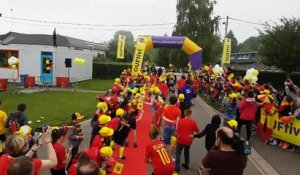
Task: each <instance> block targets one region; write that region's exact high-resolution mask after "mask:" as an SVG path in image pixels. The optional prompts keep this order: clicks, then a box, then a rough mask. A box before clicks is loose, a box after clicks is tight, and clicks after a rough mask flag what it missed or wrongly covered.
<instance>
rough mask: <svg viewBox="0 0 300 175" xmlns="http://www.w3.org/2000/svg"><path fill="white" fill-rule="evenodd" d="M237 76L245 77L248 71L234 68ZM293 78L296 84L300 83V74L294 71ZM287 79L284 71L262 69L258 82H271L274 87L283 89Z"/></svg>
mask: <svg viewBox="0 0 300 175" xmlns="http://www.w3.org/2000/svg"><path fill="white" fill-rule="evenodd" d="M233 72H234V75H235V76H241V77H244V76H245V75H246V71H244V70H234V71H233ZM291 79H292V80H293V82H294V83H295V84H296V85H300V74H299V73H294V74H291ZM285 80H286V76H285V74H284V73H283V72H269V71H260V72H259V75H258V83H259V84H265V83H268V82H270V83H271V84H272V85H273V86H274V88H276V89H280V90H281V89H283V88H284V85H283V82H284V81H285Z"/></svg>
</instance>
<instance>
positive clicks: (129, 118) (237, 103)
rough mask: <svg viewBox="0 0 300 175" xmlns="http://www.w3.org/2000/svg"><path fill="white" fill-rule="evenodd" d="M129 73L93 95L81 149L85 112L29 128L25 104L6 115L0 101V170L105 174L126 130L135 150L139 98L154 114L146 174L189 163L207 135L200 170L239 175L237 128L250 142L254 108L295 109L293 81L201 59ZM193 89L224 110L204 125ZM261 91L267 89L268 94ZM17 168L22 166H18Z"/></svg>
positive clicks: (167, 172) (28, 174)
mask: <svg viewBox="0 0 300 175" xmlns="http://www.w3.org/2000/svg"><path fill="white" fill-rule="evenodd" d="M130 72H131V71H130V70H124V71H123V72H122V75H121V76H120V77H119V78H116V79H115V82H114V84H113V86H112V88H111V90H110V91H109V92H108V93H107V94H106V95H98V96H97V97H96V99H97V105H96V106H97V110H96V111H95V113H94V116H93V118H92V120H91V123H90V126H91V128H92V132H91V140H90V141H89V148H88V149H85V150H80V149H79V147H80V145H81V143H82V141H83V139H84V137H83V134H82V129H81V125H80V121H81V120H82V119H83V116H81V115H80V114H79V113H73V114H72V115H71V117H70V123H68V124H66V125H63V126H60V127H49V126H46V125H45V126H43V127H41V128H38V129H37V130H36V131H35V132H33V131H31V128H30V127H29V126H28V120H27V116H26V115H25V110H26V105H25V104H23V103H21V104H19V105H18V106H17V111H16V112H14V113H11V114H10V115H9V116H7V115H6V113H5V112H4V111H2V110H1V107H2V102H1V101H0V153H1V154H2V156H1V158H0V175H21V174H22V175H32V174H34V175H35V174H38V172H40V171H42V170H45V169H48V170H50V171H51V174H52V175H65V174H70V175H76V174H79V175H98V174H110V173H111V172H112V168H113V158H112V156H113V152H116V153H117V156H118V159H119V161H122V160H124V159H126V155H124V149H125V148H126V147H127V146H128V145H130V142H129V140H128V135H129V133H130V132H132V133H133V141H132V145H133V147H134V148H136V149H141V148H140V147H139V143H138V142H137V134H138V133H137V130H136V129H137V127H138V121H140V120H142V119H143V116H144V106H145V105H148V106H149V107H150V109H151V116H152V122H151V124H149V128H150V131H149V137H150V139H151V142H150V143H149V144H148V146H147V147H146V148H145V149H146V150H145V161H146V162H148V163H151V164H152V166H153V173H152V174H154V175H171V174H176V173H177V174H178V173H180V171H181V167H183V168H184V169H189V164H190V146H191V145H192V143H193V140H194V139H195V138H201V137H204V136H205V148H206V149H207V151H208V153H207V155H206V156H205V157H204V158H203V160H202V162H201V163H200V165H199V170H201V171H202V170H204V169H208V170H209V172H210V173H211V174H214V175H218V174H224V172H228V173H227V174H231V175H241V174H243V170H244V168H245V167H246V163H247V159H246V158H247V155H248V154H249V150H246V149H247V148H245V147H242V148H241V147H240V144H239V143H240V141H241V140H242V139H241V137H240V135H239V133H240V130H241V127H242V126H243V125H245V126H246V131H247V137H246V139H245V140H246V141H247V143H248V141H249V140H250V138H251V126H252V124H253V123H255V121H259V115H258V114H259V112H258V111H259V110H260V108H262V109H264V110H266V112H275V111H273V108H277V109H278V112H279V113H280V115H281V116H287V115H290V114H293V115H290V116H291V117H294V118H296V119H299V116H300V100H299V98H298V95H299V88H298V87H297V86H296V85H294V84H293V82H292V81H291V80H287V81H286V82H285V93H284V94H280V93H279V92H278V91H277V90H275V89H274V88H273V87H272V86H271V85H270V84H265V85H257V84H256V82H253V81H251V80H250V79H246V78H245V79H242V78H239V77H235V76H233V75H232V74H233V73H232V70H231V68H227V69H225V70H223V71H220V72H215V71H213V70H212V67H211V66H205V67H203V68H202V69H200V70H197V71H193V72H190V73H181V74H179V75H175V74H173V73H168V72H166V71H162V72H159V73H157V72H156V71H152V72H143V73H141V74H140V75H139V76H138V77H132V76H131V73H130ZM199 92H200V93H206V94H207V95H209V96H210V97H211V99H213V100H215V101H221V102H222V104H223V111H224V114H223V116H219V115H214V116H212V119H211V123H208V124H207V125H206V127H205V129H203V130H202V131H200V129H199V127H198V124H197V122H196V121H195V120H194V119H193V118H192V117H191V116H192V113H193V111H192V109H193V108H192V107H193V105H194V104H195V102H194V99H195V98H196V97H197V94H198V93H199ZM259 95H265V96H268V97H269V99H270V101H268V102H266V101H264V100H262V99H261V98H259ZM282 95H283V96H282ZM167 101H168V102H167ZM270 104H272V105H271V107H270ZM266 106H267V107H266ZM222 120H223V126H221V124H222ZM268 140H270V142H272V143H273V141H274V139H271V138H270V139H268ZM66 142H67V143H68V144H65V143H66ZM284 144H287V143H284ZM43 145H44V146H46V152H47V158H46V159H44V160H41V159H39V158H38V157H37V151H38V150H39V149H40V148H41V146H43ZM182 152H183V154H184V163H182V164H181V154H182ZM17 167H26V168H24V169H22V171H20V169H19V168H17ZM99 167H100V168H99Z"/></svg>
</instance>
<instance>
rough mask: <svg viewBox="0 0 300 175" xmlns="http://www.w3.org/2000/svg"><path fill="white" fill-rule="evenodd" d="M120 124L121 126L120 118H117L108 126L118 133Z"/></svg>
mask: <svg viewBox="0 0 300 175" xmlns="http://www.w3.org/2000/svg"><path fill="white" fill-rule="evenodd" d="M119 124H120V119H119V118H118V117H115V118H113V119H112V120H111V121H110V122H109V123H107V125H106V126H107V127H109V128H111V129H113V130H114V131H116V129H117V127H118V126H119Z"/></svg>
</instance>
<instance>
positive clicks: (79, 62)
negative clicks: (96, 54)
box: [74, 58, 85, 65]
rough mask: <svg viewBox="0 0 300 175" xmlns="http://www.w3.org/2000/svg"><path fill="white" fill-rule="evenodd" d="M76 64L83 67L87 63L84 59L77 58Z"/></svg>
mask: <svg viewBox="0 0 300 175" xmlns="http://www.w3.org/2000/svg"><path fill="white" fill-rule="evenodd" d="M74 63H75V64H78V65H83V64H84V63H85V60H84V59H82V58H75V59H74Z"/></svg>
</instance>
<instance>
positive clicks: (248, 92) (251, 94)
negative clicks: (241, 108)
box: [247, 90, 254, 98]
mask: <svg viewBox="0 0 300 175" xmlns="http://www.w3.org/2000/svg"><path fill="white" fill-rule="evenodd" d="M247 97H248V98H254V92H253V91H252V90H248V91H247Z"/></svg>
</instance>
